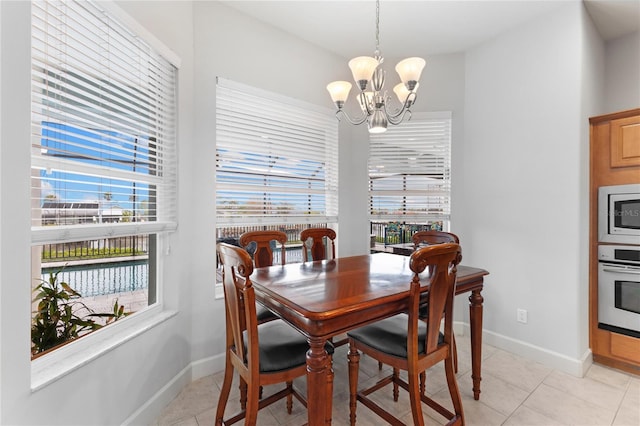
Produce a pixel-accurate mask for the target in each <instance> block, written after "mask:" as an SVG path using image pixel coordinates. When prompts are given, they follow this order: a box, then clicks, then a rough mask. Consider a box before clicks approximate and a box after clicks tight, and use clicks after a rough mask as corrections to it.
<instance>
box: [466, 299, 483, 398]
mask: <svg viewBox="0 0 640 426" xmlns="http://www.w3.org/2000/svg"><path fill="white" fill-rule="evenodd" d="M481 291H482V290H481V289H478V290H473V291H472V292H471V295H470V296H469V320H470V322H471V379H472V380H473V399H475V400H478V399H480V381H481V380H482V378H481V377H480V371H481V365H482V302H483V300H484V299H483V298H482V295H481V294H480V292H481Z"/></svg>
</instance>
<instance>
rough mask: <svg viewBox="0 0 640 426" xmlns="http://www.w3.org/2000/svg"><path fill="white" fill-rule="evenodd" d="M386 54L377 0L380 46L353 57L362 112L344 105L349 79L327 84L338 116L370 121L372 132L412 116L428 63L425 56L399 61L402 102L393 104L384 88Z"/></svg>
mask: <svg viewBox="0 0 640 426" xmlns="http://www.w3.org/2000/svg"><path fill="white" fill-rule="evenodd" d="M383 62H384V58H383V57H382V55H381V53H380V0H376V50H375V52H374V56H373V57H371V56H359V57H357V58H353V59H352V60H350V61H349V68H350V69H351V73H352V74H353V79H354V81H355V82H356V85H357V88H358V90H359V93H358V95H357V100H358V103H359V105H360V109H361V110H362V115H361V116H360V117H357V118H352V117H350V116H349V115H348V114H347V112H346V111H345V110H344V109H343V107H344V104H345V102H346V101H347V98H348V96H349V92H350V91H351V86H352V85H351V83H349V82H348V81H334V82H332V83H329V84H328V85H327V90H328V91H329V95H330V96H331V100H332V101H333V103H334V104H335V105H336V108H337V109H338V110H337V111H336V116H337V117H338V119H340V117H341V116H344V117H346V119H347V121H349V122H350V123H351V124H354V125H359V124H362V123H364V122H365V121H366V122H367V123H368V127H369V133H382V132H384V131H386V130H387V125H388V123H391V124H393V125H396V124H400V123H401V122H402V120H403V119H404V117H405V115H406V114H407V113H409V117H411V109H410V108H411V106H412V105H413V104H414V103H415V101H416V91H417V90H418V86H419V83H418V81H419V80H420V74H422V69H423V68H424V66H425V63H426V62H425V60H424V59H422V58H407V59H404V60H402V61H400V62H398V64H397V65H396V72H397V73H398V75H399V76H400V80H401V81H402V83H398V84H397V85H396V86H395V87H394V88H393V91H394V93H395V94H396V97H397V98H398V101H399V102H400V104H401V105H400V107H399V108H393V107H390V105H389V103H390V101H391V96H388V95H387V92H386V90H384V79H385V71H384V70H383V69H382V63H383Z"/></svg>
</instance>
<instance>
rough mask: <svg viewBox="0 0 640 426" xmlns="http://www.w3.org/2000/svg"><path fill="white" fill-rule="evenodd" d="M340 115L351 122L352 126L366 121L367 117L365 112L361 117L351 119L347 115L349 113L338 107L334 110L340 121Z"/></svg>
mask: <svg viewBox="0 0 640 426" xmlns="http://www.w3.org/2000/svg"><path fill="white" fill-rule="evenodd" d="M340 116H344V117H345V118H346V119H347V121H348V122H349V123H351V124H353V125H354V126H358V125H360V124H362V123H364V122H365V121H367V118H368V117H369V116H368V115H367V114H363V116H362V118H356V119H353V118H351V117H349V114H347V112H346V111H344V110H342V109H339V110H337V111H336V118H337V119H338V121H340Z"/></svg>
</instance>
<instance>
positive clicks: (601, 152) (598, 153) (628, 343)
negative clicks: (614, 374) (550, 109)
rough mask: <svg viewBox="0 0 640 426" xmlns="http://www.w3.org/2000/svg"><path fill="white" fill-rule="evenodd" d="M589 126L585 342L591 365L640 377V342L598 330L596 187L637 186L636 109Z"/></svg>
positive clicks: (639, 118)
mask: <svg viewBox="0 0 640 426" xmlns="http://www.w3.org/2000/svg"><path fill="white" fill-rule="evenodd" d="M589 124H590V164H589V173H590V184H589V213H590V215H589V343H590V346H591V351H592V353H593V360H594V361H595V362H598V363H600V364H604V365H608V366H610V367H614V368H618V369H620V370H624V371H627V372H630V373H634V374H638V375H640V339H638V338H635V337H630V336H626V335H622V334H618V333H615V332H611V331H608V330H603V329H600V328H598V188H599V187H601V186H609V185H626V184H631V183H640V108H636V109H632V110H628V111H620V112H616V113H612V114H606V115H601V116H597V117H591V118H590V119H589Z"/></svg>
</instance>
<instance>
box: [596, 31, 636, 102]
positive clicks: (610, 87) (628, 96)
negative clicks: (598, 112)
mask: <svg viewBox="0 0 640 426" xmlns="http://www.w3.org/2000/svg"><path fill="white" fill-rule="evenodd" d="M605 72H606V80H605V85H606V91H605V93H606V95H605V108H604V111H603V112H602V113H603V114H604V113H609V112H615V111H622V110H626V109H632V108H638V107H639V106H640V32H635V33H631V34H628V35H626V36H623V37H620V38H617V39H615V40H611V41H609V42H607V45H606V67H605Z"/></svg>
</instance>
